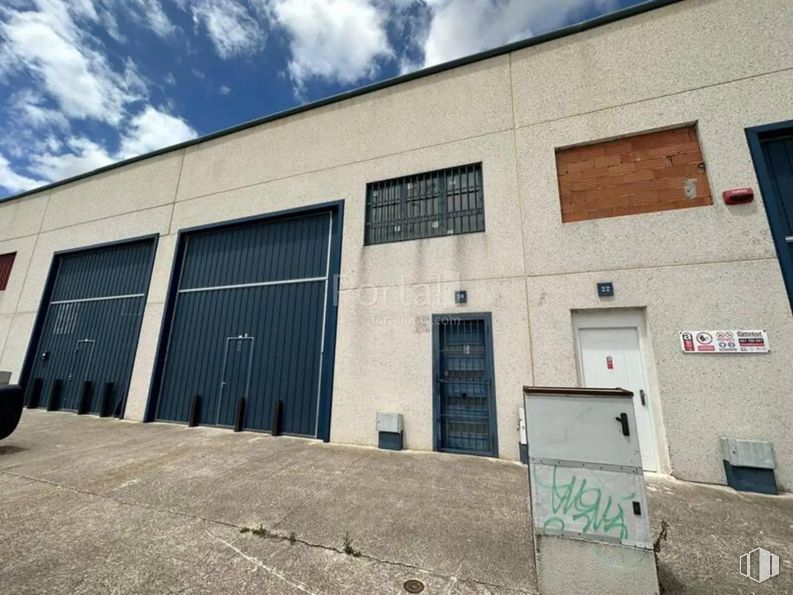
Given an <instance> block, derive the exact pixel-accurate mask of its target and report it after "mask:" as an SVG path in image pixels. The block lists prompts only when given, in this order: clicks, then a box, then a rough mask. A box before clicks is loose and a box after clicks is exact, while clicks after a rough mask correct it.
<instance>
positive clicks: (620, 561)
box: [523, 387, 658, 594]
mask: <svg viewBox="0 0 793 595" xmlns="http://www.w3.org/2000/svg"><path fill="white" fill-rule="evenodd" d="M523 392H524V408H525V412H526V437H527V442H528V454H529V485H530V492H531V510H532V517H533V523H532V525H533V530H534V545H535V557H536V562H537V578H538V581H539V587H540V591H541V592H542V593H544V594H552V593H573V592H576V593H577V592H587V593H592V594H596V593H609V594H616V593H657V592H658V580H657V574H656V568H655V557H654V554H653V547H652V535H651V532H650V524H649V514H648V510H647V499H646V495H645V486H644V475H643V473H642V463H641V452H640V449H639V437H638V434H637V431H636V420H635V418H634V412H633V401H632V399H633V393H631V392H629V391H627V390H623V389H590V388H550V387H524V389H523Z"/></svg>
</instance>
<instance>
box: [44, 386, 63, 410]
mask: <svg viewBox="0 0 793 595" xmlns="http://www.w3.org/2000/svg"><path fill="white" fill-rule="evenodd" d="M62 392H63V380H61V379H60V378H56V379H55V380H53V381H52V388H51V389H50V398H49V399H48V400H47V411H58V410H59V409H60V408H61V393H62Z"/></svg>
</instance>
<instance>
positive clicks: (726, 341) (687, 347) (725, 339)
mask: <svg viewBox="0 0 793 595" xmlns="http://www.w3.org/2000/svg"><path fill="white" fill-rule="evenodd" d="M680 345H681V347H682V348H683V353H768V352H769V351H770V348H769V346H768V333H766V332H765V331H738V330H730V331H680Z"/></svg>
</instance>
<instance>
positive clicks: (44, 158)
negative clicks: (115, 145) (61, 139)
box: [28, 137, 114, 180]
mask: <svg viewBox="0 0 793 595" xmlns="http://www.w3.org/2000/svg"><path fill="white" fill-rule="evenodd" d="M66 144H67V146H68V150H67V151H66V152H64V153H49V152H47V153H42V154H40V155H34V156H33V157H32V158H31V163H30V165H29V166H28V169H29V170H30V171H32V172H33V173H36V174H38V175H40V176H42V177H43V178H45V179H47V180H63V179H65V178H70V177H72V176H76V175H77V174H81V173H83V172H86V171H90V170H92V169H97V168H99V167H103V166H105V165H109V164H111V163H113V161H114V159H113V158H112V157H111V156H110V155H108V154H107V151H106V150H105V149H104V148H103V147H101V146H100V145H98V144H97V143H95V142H94V141H92V140H90V139H87V138H82V137H80V138H75V137H72V138H69V139H68V140H67V142H66Z"/></svg>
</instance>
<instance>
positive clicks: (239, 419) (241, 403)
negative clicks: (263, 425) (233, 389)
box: [234, 397, 245, 432]
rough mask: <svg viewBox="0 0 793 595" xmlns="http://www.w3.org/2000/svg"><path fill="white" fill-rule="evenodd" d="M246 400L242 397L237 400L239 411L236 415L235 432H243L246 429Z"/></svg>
mask: <svg viewBox="0 0 793 595" xmlns="http://www.w3.org/2000/svg"><path fill="white" fill-rule="evenodd" d="M244 422H245V399H243V398H242V397H240V398H239V399H237V411H236V413H235V415H234V431H235V432H242V429H243V428H244V427H245V423H244Z"/></svg>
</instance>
